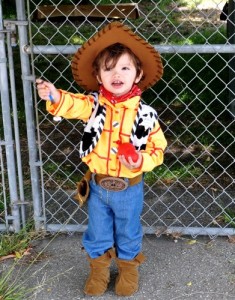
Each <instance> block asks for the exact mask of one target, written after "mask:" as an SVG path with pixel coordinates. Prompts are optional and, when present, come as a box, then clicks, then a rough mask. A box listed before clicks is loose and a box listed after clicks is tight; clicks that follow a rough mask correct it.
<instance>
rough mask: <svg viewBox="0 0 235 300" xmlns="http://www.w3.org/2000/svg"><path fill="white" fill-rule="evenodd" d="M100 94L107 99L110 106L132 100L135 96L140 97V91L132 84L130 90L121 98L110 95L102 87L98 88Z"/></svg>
mask: <svg viewBox="0 0 235 300" xmlns="http://www.w3.org/2000/svg"><path fill="white" fill-rule="evenodd" d="M100 93H101V94H102V95H103V96H104V97H105V98H106V99H108V100H109V101H110V102H111V103H112V104H115V103H119V102H123V101H126V100H127V99H130V98H133V97H135V96H141V93H142V91H141V89H140V88H139V87H138V86H137V85H136V84H134V85H133V87H132V89H131V90H130V91H129V92H127V93H126V94H124V95H122V96H115V95H114V94H113V93H110V92H109V91H107V90H106V89H105V87H104V86H103V85H101V86H100Z"/></svg>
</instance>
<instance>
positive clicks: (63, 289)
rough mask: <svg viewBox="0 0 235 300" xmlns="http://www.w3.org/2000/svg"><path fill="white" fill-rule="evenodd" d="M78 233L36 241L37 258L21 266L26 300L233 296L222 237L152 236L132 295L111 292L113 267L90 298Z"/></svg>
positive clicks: (231, 264) (232, 262)
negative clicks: (29, 290)
mask: <svg viewBox="0 0 235 300" xmlns="http://www.w3.org/2000/svg"><path fill="white" fill-rule="evenodd" d="M81 237H82V236H81V235H80V234H73V235H72V236H69V235H57V236H56V237H53V238H49V239H43V240H41V241H37V242H36V244H35V246H34V250H36V251H37V252H40V251H42V255H41V256H40V259H39V260H38V261H37V262H36V263H33V264H31V265H30V266H28V265H27V264H26V265H24V264H23V265H22V266H21V269H22V272H23V271H24V272H26V273H25V275H24V278H25V280H26V282H27V285H29V286H30V287H34V288H35V290H34V295H33V296H31V297H30V300H79V299H100V300H101V299H103V300H109V299H110V300H111V299H112V300H118V299H135V300H147V299H148V300H176V299H177V300H198V299H203V300H205V299H209V300H231V299H235V244H233V243H229V242H228V239H227V238H221V237H219V238H217V239H216V240H214V241H210V240H209V239H208V238H207V237H199V238H197V239H196V240H195V241H194V240H192V239H191V238H186V237H185V238H180V239H179V240H178V241H177V242H174V240H173V239H172V238H170V237H161V238H156V237H155V236H153V235H146V236H145V237H144V241H143V252H144V254H145V255H146V256H147V261H146V262H145V263H144V264H143V265H142V266H141V267H140V289H139V291H138V292H137V293H136V294H135V295H133V296H132V297H118V296H116V295H115V293H114V281H115V277H116V275H117V270H116V266H115V265H112V267H111V282H110V285H109V288H108V291H107V292H106V293H105V294H104V295H103V296H101V297H89V296H85V295H84V293H83V286H84V283H85V280H86V278H87V276H88V273H89V266H88V262H87V260H86V253H85V252H84V251H82V250H81Z"/></svg>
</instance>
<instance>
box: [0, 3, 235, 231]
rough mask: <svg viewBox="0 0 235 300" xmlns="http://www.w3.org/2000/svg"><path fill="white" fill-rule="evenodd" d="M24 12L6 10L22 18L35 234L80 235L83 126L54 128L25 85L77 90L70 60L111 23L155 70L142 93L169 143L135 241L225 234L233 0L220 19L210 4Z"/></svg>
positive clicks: (47, 7) (229, 196) (148, 188)
mask: <svg viewBox="0 0 235 300" xmlns="http://www.w3.org/2000/svg"><path fill="white" fill-rule="evenodd" d="M125 2H126V3H125ZM26 4H27V8H26V11H27V13H26V11H24V7H23V1H22V2H21V0H20V1H16V8H17V16H18V20H20V21H22V22H23V21H25V17H26V15H27V16H28V22H29V23H28V24H27V25H25V24H22V23H20V24H19V29H18V34H19V45H20V49H21V50H22V54H21V55H22V56H21V60H22V61H23V62H22V66H23V67H22V68H25V69H23V77H22V79H23V87H24V90H25V93H26V94H25V96H24V97H25V99H24V101H25V109H26V122H27V128H28V129H27V134H28V148H29V150H30V151H29V152H28V153H27V151H25V153H24V154H22V155H25V156H26V158H25V157H24V159H26V160H27V156H28V155H29V161H30V170H29V172H30V174H29V175H30V176H31V182H32V198H33V200H32V202H33V207H34V219H35V224H36V228H38V229H40V228H45V229H46V230H49V231H69V232H71V231H84V229H85V228H86V224H87V218H88V215H87V211H86V207H82V208H80V207H79V206H78V204H77V203H76V202H75V201H74V200H73V193H74V191H75V183H76V181H78V180H79V179H80V178H81V177H82V175H83V174H84V172H85V170H86V167H85V166H84V165H83V163H82V162H81V161H80V159H79V155H78V148H79V143H80V139H81V135H82V132H83V124H82V123H81V122H79V121H75V120H64V119H62V120H61V121H59V122H56V121H54V120H53V118H52V116H50V115H48V114H47V112H46V110H45V102H44V101H42V100H40V99H38V97H37V95H36V91H35V86H34V84H32V81H34V79H35V78H36V77H40V78H44V79H46V80H49V81H51V82H53V83H54V84H55V85H56V86H57V87H58V88H62V89H65V90H69V91H72V92H78V91H82V90H81V88H80V87H78V86H77V84H76V83H75V82H74V81H73V77H72V73H71V66H70V65H71V58H72V56H73V54H74V52H75V51H76V50H77V49H78V47H80V45H81V44H82V43H83V42H84V41H86V40H87V39H88V38H89V37H90V36H92V35H93V34H94V33H96V32H97V31H98V30H99V29H100V28H101V27H102V26H104V25H105V24H107V22H110V21H112V20H114V19H115V20H116V19H119V20H121V22H124V23H125V24H127V25H128V26H130V27H131V28H132V30H133V31H135V32H136V33H138V34H139V35H140V36H142V37H143V38H145V39H147V40H148V41H149V42H150V43H151V44H152V45H154V46H155V47H156V48H157V49H158V50H159V52H160V53H161V56H162V59H163V63H164V75H163V78H162V80H161V81H160V82H159V83H158V84H157V85H156V86H154V87H153V88H151V89H150V90H148V91H145V92H144V94H143V99H144V101H145V102H147V103H149V104H151V105H152V106H153V107H154V108H155V109H156V110H157V111H158V113H159V118H160V122H161V125H162V128H163V130H164V132H165V135H166V138H167V140H168V144H169V145H168V149H167V151H166V154H165V162H164V164H163V165H162V166H160V167H158V168H156V169H155V170H153V171H152V172H149V173H147V174H146V176H145V204H144V210H143V214H142V222H143V225H144V230H145V233H154V234H156V235H161V234H166V233H168V234H174V233H181V234H190V235H193V236H197V235H209V236H217V235H232V234H234V225H235V207H234V194H235V192H234V174H235V168H234V150H235V147H234V133H235V128H234V114H235V112H234V98H235V97H234V94H235V91H234V87H233V81H234V68H233V65H234V53H235V47H234V45H233V35H234V30H233V27H234V26H233V25H234V23H233V22H232V20H233V19H232V18H233V14H234V7H233V1H231V3H230V2H229V5H228V7H227V10H226V7H224V5H225V1H220V0H218V1H216V0H211V1H196V0H195V1H193V0H192V1H166V0H165V1H164V0H161V1H153V0H147V1H136V2H135V3H134V2H132V1H106V2H104V1H98V0H97V1H94V0H93V1H72V0H70V1H65V0H64V1H62V0H61V1H55V0H54V1H52V0H51V1H50V0H48V1H40V0H30V1H29V0H28V1H26ZM107 4H108V5H107ZM223 8H224V9H225V11H224V14H222V15H221V13H222V10H223ZM227 16H228V18H227ZM221 18H222V19H223V20H221ZM234 20H235V18H234ZM25 54H26V55H27V57H26V58H25V57H24V56H25ZM28 60H29V62H30V64H31V66H30V64H28ZM25 62H26V63H25ZM25 66H26V67H25ZM27 68H28V69H27ZM30 99H31V100H30ZM30 101H31V102H30ZM32 103H34V105H35V109H34V107H33V108H32V110H31V111H29V107H28V105H29V106H31V107H32ZM27 118H28V119H27ZM29 119H30V120H29ZM32 125H33V128H35V129H36V131H35V132H36V134H35V133H32V132H31V130H30V128H32ZM34 134H35V136H34ZM0 195H1V185H0Z"/></svg>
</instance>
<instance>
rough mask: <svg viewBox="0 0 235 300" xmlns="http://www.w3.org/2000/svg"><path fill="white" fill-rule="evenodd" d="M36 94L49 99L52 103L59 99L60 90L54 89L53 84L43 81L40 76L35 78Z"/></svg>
mask: <svg viewBox="0 0 235 300" xmlns="http://www.w3.org/2000/svg"><path fill="white" fill-rule="evenodd" d="M36 84H37V90H38V95H39V97H40V98H41V99H43V100H49V101H52V100H53V103H58V102H59V101H60V92H59V91H58V90H57V89H56V87H55V86H54V84H52V83H50V82H47V81H44V80H42V79H40V78H38V79H36Z"/></svg>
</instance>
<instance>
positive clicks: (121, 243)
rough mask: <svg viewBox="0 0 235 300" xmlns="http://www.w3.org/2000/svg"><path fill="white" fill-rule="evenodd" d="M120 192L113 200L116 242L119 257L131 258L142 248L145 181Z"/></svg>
mask: <svg viewBox="0 0 235 300" xmlns="http://www.w3.org/2000/svg"><path fill="white" fill-rule="evenodd" d="M118 194H119V193H118ZM118 194H117V193H116V194H115V197H114V198H113V201H112V208H113V212H114V240H115V241H114V243H115V247H116V251H117V256H118V258H120V259H126V260H131V259H133V258H134V257H135V256H136V255H138V254H139V253H140V252H141V249H142V239H143V232H142V225H141V212H142V209H143V200H144V193H143V181H142V182H140V183H139V184H136V185H134V186H131V187H128V189H126V190H125V191H123V192H120V194H119V195H118Z"/></svg>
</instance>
